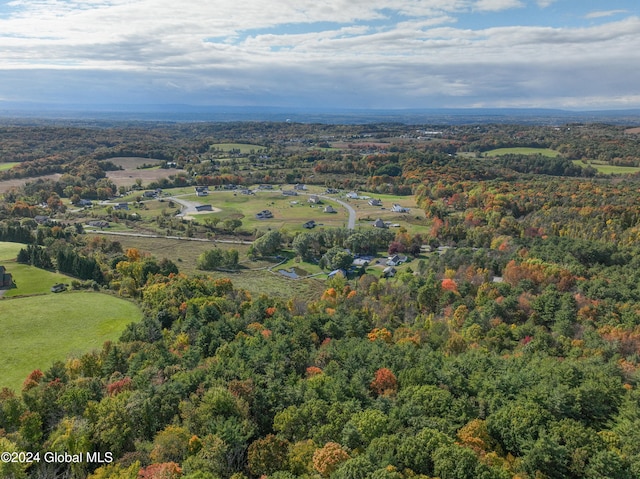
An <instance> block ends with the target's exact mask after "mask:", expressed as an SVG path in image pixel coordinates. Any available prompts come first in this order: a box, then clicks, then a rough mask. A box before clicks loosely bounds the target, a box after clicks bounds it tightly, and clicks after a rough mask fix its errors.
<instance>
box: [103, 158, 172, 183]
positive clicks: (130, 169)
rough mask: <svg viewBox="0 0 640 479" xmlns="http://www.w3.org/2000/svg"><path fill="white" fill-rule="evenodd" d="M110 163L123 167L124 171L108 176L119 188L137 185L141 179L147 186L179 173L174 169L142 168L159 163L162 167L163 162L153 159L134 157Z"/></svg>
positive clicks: (109, 172)
mask: <svg viewBox="0 0 640 479" xmlns="http://www.w3.org/2000/svg"><path fill="white" fill-rule="evenodd" d="M108 161H111V162H112V163H114V164H116V165H118V166H121V167H122V168H124V169H123V170H116V171H107V172H106V175H107V178H109V179H110V180H111V181H113V183H114V184H116V185H117V186H126V187H131V186H133V185H135V184H136V179H140V181H141V182H142V185H147V184H148V183H151V182H153V181H156V180H159V179H161V178H168V177H169V176H171V175H175V174H176V172H177V171H180V170H175V169H172V168H169V169H166V168H158V167H154V168H140V169H139V167H141V166H142V165H144V164H147V165H149V164H154V163H157V165H158V166H160V165H161V164H162V163H163V161H162V160H155V159H151V158H133V157H118V158H110V159H109V160H108Z"/></svg>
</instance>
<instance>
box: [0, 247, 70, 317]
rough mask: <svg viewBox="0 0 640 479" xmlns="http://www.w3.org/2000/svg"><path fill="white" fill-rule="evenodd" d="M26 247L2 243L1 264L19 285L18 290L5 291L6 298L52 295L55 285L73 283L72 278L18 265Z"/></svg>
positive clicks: (0, 249) (0, 250)
mask: <svg viewBox="0 0 640 479" xmlns="http://www.w3.org/2000/svg"><path fill="white" fill-rule="evenodd" d="M24 247H25V245H23V244H20V243H6V242H0V264H1V265H3V266H4V267H5V268H7V273H11V275H12V276H13V282H14V283H15V284H16V285H17V288H12V289H9V290H6V291H5V293H4V297H5V298H11V297H14V296H25V295H32V294H52V293H51V286H53V285H54V284H56V283H67V284H68V283H70V282H71V278H70V277H69V276H66V275H64V274H59V273H53V272H51V271H45V270H43V269H39V268H36V267H34V266H29V265H26V264H19V263H16V262H15V260H16V256H17V255H18V252H19V251H20V250H21V249H22V248H24ZM0 317H1V315H0Z"/></svg>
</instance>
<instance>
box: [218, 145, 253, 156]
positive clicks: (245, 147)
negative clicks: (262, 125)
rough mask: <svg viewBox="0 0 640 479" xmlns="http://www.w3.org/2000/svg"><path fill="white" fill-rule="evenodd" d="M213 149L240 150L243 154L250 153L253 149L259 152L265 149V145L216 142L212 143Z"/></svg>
mask: <svg viewBox="0 0 640 479" xmlns="http://www.w3.org/2000/svg"><path fill="white" fill-rule="evenodd" d="M211 149H212V150H214V149H218V150H222V151H224V152H229V151H231V150H239V151H240V153H241V154H243V155H244V154H248V153H251V152H252V151H254V152H256V153H258V152H260V151H262V150H264V149H265V148H264V146H260V145H251V144H248V143H216V144H213V145H211Z"/></svg>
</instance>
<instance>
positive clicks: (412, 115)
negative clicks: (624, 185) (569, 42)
mask: <svg viewBox="0 0 640 479" xmlns="http://www.w3.org/2000/svg"><path fill="white" fill-rule="evenodd" d="M0 118H5V119H22V120H29V119H30V120H34V119H43V120H67V121H73V120H78V121H88V120H95V121H153V122H201V121H211V122H226V121H276V122H278V121H292V122H297V123H333V124H362V123H403V124H416V125H418V124H433V125H438V124H447V125H451V124H476V123H477V124H488V123H520V124H549V125H553V124H565V123H574V122H579V123H582V122H588V123H593V122H603V123H614V124H625V125H638V124H640V109H632V110H594V111H571V110H560V109H548V108H433V109H397V110H394V109H388V110H380V109H328V108H327V109H322V108H288V107H254V106H197V105H171V104H164V105H104V104H101V105H52V104H37V103H21V102H3V101H0Z"/></svg>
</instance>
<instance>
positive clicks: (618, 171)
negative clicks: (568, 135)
mask: <svg viewBox="0 0 640 479" xmlns="http://www.w3.org/2000/svg"><path fill="white" fill-rule="evenodd" d="M573 163H574V164H576V165H578V166H582V167H584V166H585V164H584V163H583V162H582V161H581V160H573ZM589 166H592V167H594V168H595V169H596V170H598V173H603V174H605V175H629V174H633V173H638V172H640V167H638V166H615V165H610V164H608V163H604V162H601V161H590V162H589Z"/></svg>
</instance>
